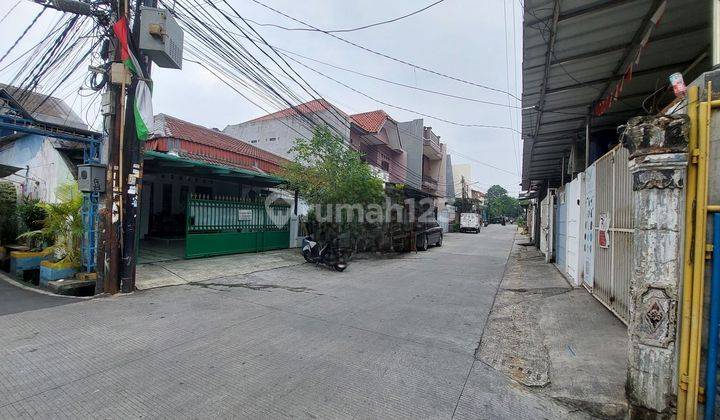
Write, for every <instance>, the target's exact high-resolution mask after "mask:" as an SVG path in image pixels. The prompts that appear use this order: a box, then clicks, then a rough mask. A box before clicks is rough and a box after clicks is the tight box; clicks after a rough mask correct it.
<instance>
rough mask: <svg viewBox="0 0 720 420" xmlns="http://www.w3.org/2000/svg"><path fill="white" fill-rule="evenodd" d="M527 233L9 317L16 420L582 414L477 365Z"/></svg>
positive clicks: (10, 413)
mask: <svg viewBox="0 0 720 420" xmlns="http://www.w3.org/2000/svg"><path fill="white" fill-rule="evenodd" d="M514 232H515V226H505V227H503V226H499V225H491V226H489V227H488V228H486V229H483V231H482V232H481V233H480V234H478V235H474V234H448V235H447V236H446V238H445V243H444V245H443V247H441V248H431V249H430V250H429V251H427V252H422V253H417V254H407V255H403V256H399V257H396V258H388V259H380V260H377V259H372V260H369V259H361V260H357V261H353V262H352V263H351V265H350V267H349V268H348V269H347V271H346V272H344V273H336V272H332V271H329V270H327V269H325V268H321V267H315V266H313V265H310V264H303V265H300V266H293V267H284V268H278V269H274V270H267V271H261V272H256V273H253V274H248V275H242V276H232V277H222V278H217V279H213V280H209V281H206V282H203V283H197V284H187V285H180V286H173V287H164V288H158V289H153V290H147V291H142V292H137V293H135V294H133V295H129V296H119V297H113V298H99V299H92V300H85V301H80V302H77V303H70V304H64V305H61V306H53V307H46V308H43V309H37V310H29V311H25V312H17V313H11V314H6V315H3V316H0V331H2V339H0V355H1V356H0V359H1V360H2V363H0V418H5V417H7V418H18V417H38V418H48V417H54V418H58V417H60V418H85V417H93V418H139V417H145V418H148V417H149V418H158V417H168V418H169V417H172V418H178V417H181V418H187V417H191V418H200V417H203V418H209V417H242V418H268V417H269V418H284V417H301V418H355V417H356V418H444V419H448V418H459V419H460V418H463V419H464V418H467V419H478V418H487V419H490V418H492V419H496V418H508V419H509V418H512V419H518V418H519V419H538V418H568V417H573V416H579V414H578V413H573V412H572V410H570V409H568V408H566V407H564V406H560V405H559V404H557V403H556V402H554V401H553V400H551V399H549V398H546V397H543V396H541V395H539V394H535V393H531V392H529V391H528V390H526V389H524V388H523V387H521V386H520V385H517V384H516V383H514V382H513V381H511V380H509V379H508V378H507V377H506V376H504V375H503V374H501V373H499V372H498V371H496V370H493V369H492V368H490V367H488V366H487V365H485V364H484V363H483V362H481V361H478V360H476V359H475V356H474V355H475V351H476V348H477V346H478V342H479V341H480V338H481V336H482V333H483V329H484V326H485V323H486V319H487V317H488V313H489V311H490V309H491V307H492V304H493V300H494V297H495V293H496V291H497V288H498V285H499V283H500V280H501V278H502V274H503V271H504V268H505V263H506V260H507V257H508V254H509V251H510V249H511V245H512V241H513V236H514Z"/></svg>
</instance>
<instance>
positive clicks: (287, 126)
mask: <svg viewBox="0 0 720 420" xmlns="http://www.w3.org/2000/svg"><path fill="white" fill-rule="evenodd" d="M311 122H312V123H311ZM313 125H327V126H328V127H329V128H330V130H331V131H332V132H333V133H334V134H336V135H339V136H340V137H342V138H344V139H349V138H350V119H349V117H348V115H347V114H345V113H344V112H343V111H341V110H340V109H338V108H337V107H335V106H334V105H332V104H331V103H329V102H327V101H325V100H324V99H318V100H314V101H310V102H306V103H303V104H300V105H297V106H295V107H294V108H287V109H283V110H281V111H277V112H274V113H272V114H268V115H263V116H261V117H258V118H255V119H253V120H250V121H246V122H243V123H240V124H231V125H228V126H227V127H225V129H223V133H225V134H227V135H228V136H231V137H234V138H236V139H239V140H242V141H245V142H248V143H250V144H252V145H253V146H255V147H257V148H259V149H262V150H266V151H268V152H271V153H273V154H275V155H277V156H280V157H282V158H285V159H292V158H293V156H292V153H291V152H290V149H291V148H292V147H293V145H294V143H295V140H296V139H298V138H305V139H310V138H312V135H313Z"/></svg>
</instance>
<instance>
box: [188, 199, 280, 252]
mask: <svg viewBox="0 0 720 420" xmlns="http://www.w3.org/2000/svg"><path fill="white" fill-rule="evenodd" d="M186 218H187V222H186V235H185V258H199V257H209V256H213V255H224V254H239V253H242V252H258V251H268V250H271V249H282V248H288V247H289V246H290V206H289V205H288V204H270V205H265V203H264V202H262V201H249V200H241V199H238V200H233V199H229V200H211V199H207V198H200V197H197V196H193V197H190V198H188V203H187V212H186Z"/></svg>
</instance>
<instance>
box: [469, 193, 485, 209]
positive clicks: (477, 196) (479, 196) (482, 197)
mask: <svg viewBox="0 0 720 420" xmlns="http://www.w3.org/2000/svg"><path fill="white" fill-rule="evenodd" d="M470 198H473V199H475V200H478V201H480V204H481V205H483V206H484V205H485V193H484V192H482V191H478V190H471V191H470Z"/></svg>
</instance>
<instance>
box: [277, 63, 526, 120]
mask: <svg viewBox="0 0 720 420" xmlns="http://www.w3.org/2000/svg"><path fill="white" fill-rule="evenodd" d="M290 60H292V61H294V62H296V63H297V64H299V65H301V66H303V67H305V68H307V69H308V70H310V71H312V72H314V73H317V74H319V75H320V76H323V77H325V78H326V79H329V80H332V81H333V82H335V83H337V84H339V85H341V86H344V87H346V88H348V89H350V90H352V91H353V92H355V93H358V94H360V95H362V96H364V97H366V98H368V99H370V100H373V101H375V102H377V103H380V104H383V105H385V106H389V107H391V108H395V109H399V110H402V111H407V112H412V113H414V114H418V115H422V116H423V117H427V118H431V119H434V120H438V121H442V122H444V123H448V124H451V125H457V126H460V127H476V128H497V129H502V130H511V131H516V130H514V129H513V128H511V127H505V126H502V125H491V124H475V123H462V122H457V121H452V120H448V119H446V118H443V117H438V116H434V115H430V114H426V113H423V112H420V111H417V110H413V109H410V108H406V107H402V106H399V105H393V104H391V103H389V102H385V101H382V100H380V99H377V98H375V97H373V96H371V95H368V94H367V93H365V92H363V91H361V90H358V89H356V88H354V87H352V86H350V85H348V84H347V83H344V82H341V81H340V80H337V79H335V78H334V77H332V76H328V75H326V74H325V73H323V72H321V71H319V70H316V69H314V68H312V67H310V66H308V65H306V64H304V63H302V62H300V61H298V60H295V59H293V58H290Z"/></svg>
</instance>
